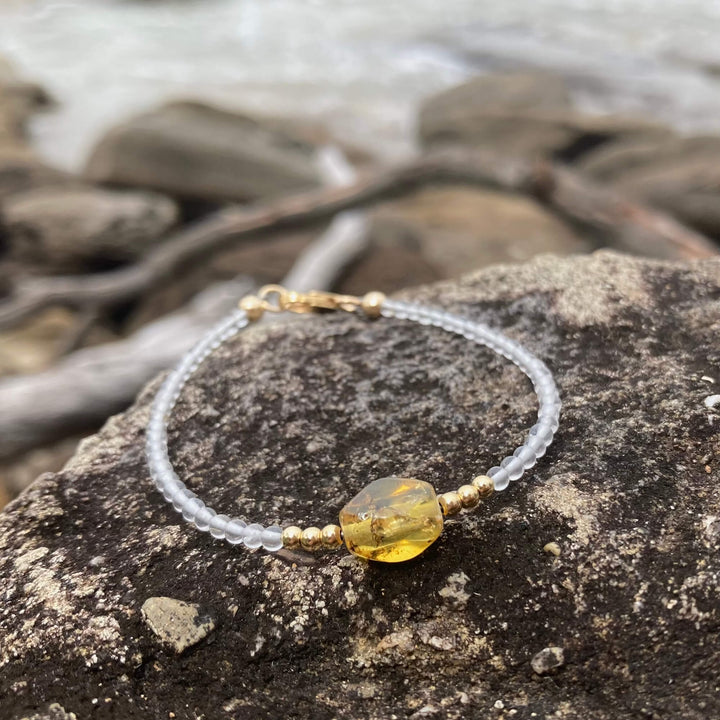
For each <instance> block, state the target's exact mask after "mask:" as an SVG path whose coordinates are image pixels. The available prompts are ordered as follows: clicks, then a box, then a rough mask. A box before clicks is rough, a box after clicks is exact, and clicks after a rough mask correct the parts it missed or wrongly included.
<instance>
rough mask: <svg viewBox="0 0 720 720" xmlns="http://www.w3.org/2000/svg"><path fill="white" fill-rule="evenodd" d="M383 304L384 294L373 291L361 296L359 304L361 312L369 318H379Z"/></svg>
mask: <svg viewBox="0 0 720 720" xmlns="http://www.w3.org/2000/svg"><path fill="white" fill-rule="evenodd" d="M384 302H385V293H381V292H378V291H377V290H373V292H369V293H367V294H365V295H364V296H363V299H362V301H361V303H360V305H361V307H362V309H363V312H364V313H365V314H366V315H367V316H368V317H370V318H377V317H380V311H381V310H382V306H383V303H384Z"/></svg>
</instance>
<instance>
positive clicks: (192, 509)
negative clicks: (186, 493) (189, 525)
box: [182, 497, 205, 522]
mask: <svg viewBox="0 0 720 720" xmlns="http://www.w3.org/2000/svg"><path fill="white" fill-rule="evenodd" d="M204 507H205V503H204V502H203V501H202V500H201V499H200V498H199V497H194V498H191V499H190V500H188V502H187V503H185V507H184V508H183V510H182V516H183V518H184V519H185V520H187V521H188V522H192V521H193V520H194V519H195V514H196V513H197V512H198V510H200V508H204Z"/></svg>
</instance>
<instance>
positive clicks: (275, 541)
mask: <svg viewBox="0 0 720 720" xmlns="http://www.w3.org/2000/svg"><path fill="white" fill-rule="evenodd" d="M260 541H261V542H262V546H263V547H264V548H265V549H266V550H269V551H270V552H277V551H278V550H280V548H281V547H282V546H283V541H282V528H281V527H278V526H277V525H271V526H270V527H269V528H266V529H265V530H263V531H262V534H261V535H260Z"/></svg>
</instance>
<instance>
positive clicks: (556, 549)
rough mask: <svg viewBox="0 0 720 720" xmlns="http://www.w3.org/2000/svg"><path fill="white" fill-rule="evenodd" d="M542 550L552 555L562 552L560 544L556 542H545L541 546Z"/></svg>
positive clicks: (558, 554)
mask: <svg viewBox="0 0 720 720" xmlns="http://www.w3.org/2000/svg"><path fill="white" fill-rule="evenodd" d="M543 550H544V551H545V552H546V553H548V555H554V556H555V557H560V553H561V552H562V550H561V549H560V546H559V545H558V544H557V543H556V542H549V543H546V544H545V545H544V546H543Z"/></svg>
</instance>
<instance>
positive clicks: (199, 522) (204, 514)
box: [193, 505, 217, 532]
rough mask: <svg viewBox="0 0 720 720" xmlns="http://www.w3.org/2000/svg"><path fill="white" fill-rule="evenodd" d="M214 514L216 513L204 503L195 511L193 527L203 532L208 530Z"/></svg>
mask: <svg viewBox="0 0 720 720" xmlns="http://www.w3.org/2000/svg"><path fill="white" fill-rule="evenodd" d="M216 515H217V513H216V512H215V511H214V510H213V509H212V508H209V507H208V506H207V505H205V506H204V507H201V508H200V509H199V510H198V511H197V512H196V513H195V517H194V518H193V522H194V523H195V527H196V528H197V529H198V530H202V531H203V532H205V531H206V530H209V529H210V522H211V521H212V519H213V518H214V517H215V516H216Z"/></svg>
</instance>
